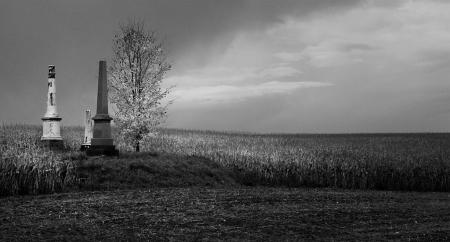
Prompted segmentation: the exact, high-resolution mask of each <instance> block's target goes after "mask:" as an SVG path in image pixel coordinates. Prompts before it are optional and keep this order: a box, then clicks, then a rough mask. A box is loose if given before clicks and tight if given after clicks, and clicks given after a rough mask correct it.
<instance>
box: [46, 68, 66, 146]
mask: <svg viewBox="0 0 450 242" xmlns="http://www.w3.org/2000/svg"><path fill="white" fill-rule="evenodd" d="M47 86H48V94H47V112H45V114H44V117H43V118H42V122H43V123H42V137H41V141H42V142H43V144H44V146H47V147H49V148H63V139H62V138H61V128H60V127H61V124H60V123H61V118H60V117H59V115H58V110H57V108H56V88H55V66H54V65H49V66H48V83H47Z"/></svg>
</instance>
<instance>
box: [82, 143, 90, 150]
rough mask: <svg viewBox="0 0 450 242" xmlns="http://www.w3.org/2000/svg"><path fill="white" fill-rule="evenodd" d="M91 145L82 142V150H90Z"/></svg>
mask: <svg viewBox="0 0 450 242" xmlns="http://www.w3.org/2000/svg"><path fill="white" fill-rule="evenodd" d="M90 147H91V144H82V145H81V147H80V151H85V150H88V149H89V148H90Z"/></svg>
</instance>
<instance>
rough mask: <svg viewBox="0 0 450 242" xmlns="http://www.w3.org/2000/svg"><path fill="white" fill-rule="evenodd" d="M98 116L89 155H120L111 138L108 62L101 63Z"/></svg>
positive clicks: (95, 120) (87, 151) (94, 118)
mask: <svg viewBox="0 0 450 242" xmlns="http://www.w3.org/2000/svg"><path fill="white" fill-rule="evenodd" d="M98 72H99V74H98V90H97V114H96V115H95V116H94V117H93V118H92V120H94V129H93V135H92V139H91V146H90V147H89V148H88V149H87V150H86V154H87V155H119V151H118V150H116V148H115V146H114V141H113V139H112V136H111V120H112V118H111V117H110V116H109V114H108V83H107V77H106V61H100V62H99V71H98Z"/></svg>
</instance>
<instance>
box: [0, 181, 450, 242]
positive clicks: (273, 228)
mask: <svg viewBox="0 0 450 242" xmlns="http://www.w3.org/2000/svg"><path fill="white" fill-rule="evenodd" d="M0 204H1V206H0V221H1V222H0V240H2V241H13V240H18V241H23V240H26V241H28V240H32V241H37V240H53V241H66V240H68V241H85V240H105V241H149V240H151V241H155V240H172V241H173V240H177V241H196V240H208V241H211V240H228V241H229V240H232V241H236V240H259V241H261V240H263V241H281V240H290V241H293V240H296V241H298V240H326V241H331V240H336V241H347V240H355V241H369V240H370V241H381V240H397V241H398V240H404V241H406V240H416V241H417V240H421V241H448V240H449V239H450V196H449V194H446V193H418V192H383V191H349V190H345V191H344V190H336V189H304V188H301V189H299V188H295V189H289V188H267V187H250V188H249V187H246V188H222V189H220V188H214V189H211V188H209V189H206V188H153V189H144V190H143V189H141V190H136V189H133V190H119V191H103V192H83V193H65V194H55V195H38V196H24V197H10V198H2V199H0Z"/></svg>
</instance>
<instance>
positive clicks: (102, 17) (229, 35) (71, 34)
mask: <svg viewBox="0 0 450 242" xmlns="http://www.w3.org/2000/svg"><path fill="white" fill-rule="evenodd" d="M356 2H358V1H356V0H348V1H334V0H324V1H316V0H304V1H297V0H286V1H271V0H261V1H260V0H242V1H237V0H230V1H219V0H195V1H194V0H183V1H175V0H170V1H168V0H154V1H147V0H137V1H119V0H116V1H109V0H96V1H90V0H89V1H88V0H84V1H68V0H64V1H62V0H44V1H20V0H19V1H13V0H11V1H6V0H5V1H1V2H0V33H1V37H0V53H1V58H0V73H1V77H0V85H1V88H0V96H1V103H0V110H1V112H0V120H3V121H8V122H26V123H30V122H32V123H38V122H40V117H41V115H42V114H43V113H44V112H45V95H46V74H47V73H46V71H47V65H49V64H54V65H56V87H57V102H58V105H59V111H60V113H61V115H62V117H63V118H64V123H66V124H79V123H81V120H82V118H81V117H80V115H81V114H82V113H83V109H84V108H85V107H87V106H90V107H91V109H93V108H94V107H93V106H94V105H95V88H96V85H95V82H96V75H97V73H96V70H97V67H96V65H97V61H98V60H99V59H102V58H108V57H110V54H111V38H112V36H113V34H114V33H115V31H117V29H118V25H119V23H124V22H126V21H127V20H129V19H137V20H140V19H142V20H144V21H145V23H146V26H147V27H149V28H152V29H154V30H156V31H157V32H158V33H159V34H160V36H161V37H162V38H164V39H165V40H166V43H167V46H168V48H169V52H170V57H171V59H172V61H173V62H174V63H175V68H174V70H173V73H176V72H179V71H183V70H186V69H189V68H192V67H195V66H197V65H201V64H202V63H206V62H208V61H210V60H211V59H212V58H214V56H216V55H218V54H220V53H221V52H222V51H223V50H224V49H225V48H226V47H227V45H228V44H229V42H230V41H231V40H232V39H233V38H234V36H235V35H236V34H237V33H239V32H240V31H256V30H260V29H263V28H267V27H268V26H270V25H272V24H274V23H278V22H280V21H282V20H283V18H284V17H285V16H288V15H296V16H303V17H307V16H310V15H311V14H313V13H317V12H321V11H330V10H335V9H340V8H346V7H348V6H351V5H352V4H355V3H356Z"/></svg>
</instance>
